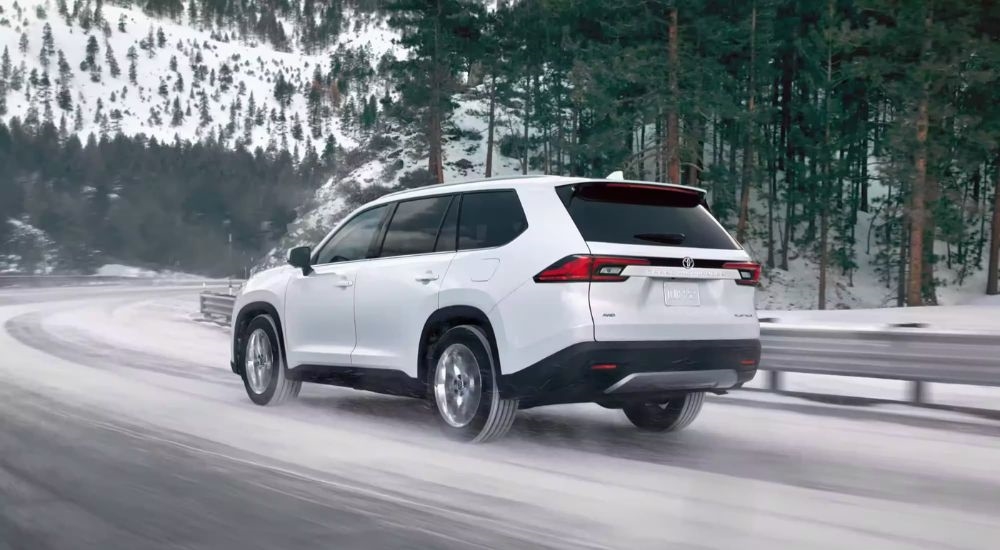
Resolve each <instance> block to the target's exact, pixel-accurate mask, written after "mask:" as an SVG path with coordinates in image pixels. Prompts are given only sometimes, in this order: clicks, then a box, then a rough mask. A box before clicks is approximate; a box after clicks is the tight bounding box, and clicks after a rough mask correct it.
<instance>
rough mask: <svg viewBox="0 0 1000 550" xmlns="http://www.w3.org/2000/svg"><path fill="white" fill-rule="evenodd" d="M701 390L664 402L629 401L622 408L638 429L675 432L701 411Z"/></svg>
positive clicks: (702, 400)
mask: <svg viewBox="0 0 1000 550" xmlns="http://www.w3.org/2000/svg"><path fill="white" fill-rule="evenodd" d="M704 401H705V394H704V393H703V392H697V393H689V394H687V395H685V396H683V397H677V398H674V399H671V400H670V401H667V402H665V403H652V402H646V403H631V404H628V405H625V406H624V407H623V408H622V411H624V413H625V416H627V417H628V419H629V420H630V421H632V424H635V427H637V428H639V429H640V430H645V431H648V432H675V431H677V430H681V429H684V428H685V427H687V425H688V424H690V423H691V422H692V421H694V419H695V417H697V416H698V413H699V412H701V405H702V403H704Z"/></svg>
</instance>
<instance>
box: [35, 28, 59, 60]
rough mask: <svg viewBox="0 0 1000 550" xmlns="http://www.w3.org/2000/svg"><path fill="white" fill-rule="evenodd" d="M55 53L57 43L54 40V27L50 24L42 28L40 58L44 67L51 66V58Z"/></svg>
mask: <svg viewBox="0 0 1000 550" xmlns="http://www.w3.org/2000/svg"><path fill="white" fill-rule="evenodd" d="M53 53H55V42H54V41H53V39H52V26H51V25H49V24H48V23H46V24H45V26H44V27H42V49H41V50H40V51H39V54H38V58H39V61H41V62H42V66H43V67H46V68H47V67H48V66H49V56H51V55H52V54H53Z"/></svg>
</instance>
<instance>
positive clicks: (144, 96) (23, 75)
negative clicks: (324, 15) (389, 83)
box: [0, 0, 392, 155]
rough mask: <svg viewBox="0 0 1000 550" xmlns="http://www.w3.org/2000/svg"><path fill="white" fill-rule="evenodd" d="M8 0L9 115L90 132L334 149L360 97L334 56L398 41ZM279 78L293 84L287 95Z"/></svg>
mask: <svg viewBox="0 0 1000 550" xmlns="http://www.w3.org/2000/svg"><path fill="white" fill-rule="evenodd" d="M78 4H80V3H78ZM98 5H100V4H98ZM89 6H90V3H87V4H86V7H85V8H84V9H89ZM0 10H2V11H0V50H3V56H4V57H3V70H4V73H5V80H6V81H7V82H8V86H7V87H8V90H7V91H6V114H5V115H4V118H5V119H8V120H9V119H10V118H11V117H15V116H16V117H19V118H20V119H21V120H22V122H24V121H46V120H48V121H51V122H53V123H54V124H55V125H56V126H58V127H60V128H61V129H65V132H67V133H76V134H77V135H78V136H79V137H80V139H81V141H85V140H86V138H87V136H88V135H89V134H95V135H98V136H107V135H111V136H113V135H115V134H117V133H119V132H120V133H122V134H125V135H129V136H131V135H135V134H139V133H142V134H145V135H146V136H148V137H154V138H156V139H158V140H160V141H169V142H173V141H174V139H175V138H179V139H180V140H182V141H202V140H205V139H208V138H210V137H211V138H213V139H216V140H219V142H221V143H223V144H226V145H229V146H235V145H236V144H242V145H244V146H246V147H247V148H248V149H251V150H252V149H253V148H254V147H262V148H265V149H267V148H268V147H270V148H271V150H274V149H275V148H283V149H288V150H289V151H293V150H296V149H297V150H298V151H300V155H301V154H304V152H305V151H306V150H307V149H308V148H310V147H311V148H312V149H313V150H316V151H322V150H323V147H324V145H325V143H326V141H327V139H328V138H330V136H332V137H333V139H334V140H335V143H337V144H339V145H340V146H342V147H347V148H350V147H353V146H354V145H355V144H356V139H357V132H356V131H353V130H350V129H348V127H354V126H352V125H351V124H350V122H351V120H350V119H351V117H356V116H357V113H356V109H357V107H356V105H355V103H356V102H357V101H359V100H358V99H357V98H355V97H353V94H351V93H350V92H342V91H341V90H338V89H337V84H336V78H339V75H332V69H331V66H332V64H333V63H334V61H338V60H342V59H345V58H346V59H349V60H355V59H358V58H360V59H362V60H363V61H364V62H367V63H370V65H374V63H375V62H376V61H377V60H378V59H379V58H380V57H381V56H382V55H383V54H385V53H386V52H387V51H389V50H390V49H391V47H392V44H391V37H389V36H386V34H385V32H384V30H383V29H380V28H378V27H375V26H373V27H371V28H369V26H368V25H367V24H361V20H358V23H359V24H358V26H357V27H358V32H354V33H344V34H342V35H341V36H340V38H339V39H338V43H337V44H336V45H333V46H330V47H329V48H326V50H325V51H319V52H314V53H312V54H306V53H303V52H301V51H289V52H281V51H276V50H275V49H274V48H272V47H271V46H270V45H267V44H263V43H257V42H256V41H247V40H237V39H235V36H236V34H235V32H234V33H232V38H231V37H230V33H229V32H228V31H226V30H224V29H223V30H200V29H198V28H193V27H191V26H189V25H186V24H182V23H181V22H179V21H185V22H186V19H184V18H183V17H182V18H179V19H178V20H176V21H175V20H171V19H165V18H158V17H151V16H148V15H146V14H145V13H143V12H142V11H141V10H139V9H135V8H122V7H116V6H112V5H104V6H103V8H101V9H100V13H98V12H97V11H95V12H92V13H91V14H90V15H89V19H90V20H89V22H87V23H86V27H87V28H86V29H85V28H84V27H85V24H84V23H82V21H83V20H84V16H83V15H80V14H78V15H77V16H76V17H73V16H72V15H71V14H68V16H62V15H60V14H59V13H57V8H56V3H55V2H52V1H51V0H18V1H17V2H14V3H12V4H8V3H7V2H4V3H2V6H0ZM7 73H9V76H7V75H6V74H7ZM279 82H285V83H287V84H288V86H290V88H288V89H287V91H286V92H285V93H284V94H283V96H282V98H281V99H279V98H278V97H276V96H277V95H278V93H276V91H277V90H278V88H279ZM370 84H371V85H370V86H367V87H366V88H365V89H363V90H362V92H364V93H365V94H373V93H376V92H381V91H384V83H375V82H372V83H370ZM313 88H316V89H317V90H316V92H317V93H316V94H315V95H314V97H313V99H312V101H313V103H314V105H312V106H311V105H310V92H311V91H312V90H313ZM359 89H360V88H359ZM363 99H367V98H366V97H363V98H362V100H363ZM345 115H346V117H347V119H348V120H347V121H346V122H345Z"/></svg>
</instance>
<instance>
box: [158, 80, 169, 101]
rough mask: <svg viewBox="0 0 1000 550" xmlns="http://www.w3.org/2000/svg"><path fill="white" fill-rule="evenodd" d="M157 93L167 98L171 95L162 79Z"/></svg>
mask: <svg viewBox="0 0 1000 550" xmlns="http://www.w3.org/2000/svg"><path fill="white" fill-rule="evenodd" d="M157 93H159V94H160V96H161V97H167V95H168V94H169V90H168V89H167V82H166V81H165V80H163V79H162V78H161V79H160V86H159V87H158V88H157Z"/></svg>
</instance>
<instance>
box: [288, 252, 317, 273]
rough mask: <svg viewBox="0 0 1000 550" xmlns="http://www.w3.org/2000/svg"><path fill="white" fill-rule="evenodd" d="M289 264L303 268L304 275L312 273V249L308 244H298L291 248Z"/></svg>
mask: <svg viewBox="0 0 1000 550" xmlns="http://www.w3.org/2000/svg"><path fill="white" fill-rule="evenodd" d="M288 265H291V266H293V267H297V268H299V269H301V270H302V274H303V275H308V274H310V273H312V249H310V248H309V247H308V246H296V247H295V248H292V249H289V250H288Z"/></svg>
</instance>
